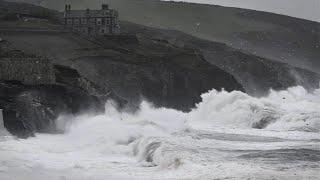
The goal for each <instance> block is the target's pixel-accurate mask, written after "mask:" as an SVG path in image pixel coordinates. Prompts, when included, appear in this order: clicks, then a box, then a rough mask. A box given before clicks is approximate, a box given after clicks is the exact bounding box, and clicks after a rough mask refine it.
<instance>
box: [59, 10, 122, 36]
mask: <svg viewBox="0 0 320 180" xmlns="http://www.w3.org/2000/svg"><path fill="white" fill-rule="evenodd" d="M118 18H119V14H118V12H117V11H116V10H114V9H109V7H108V5H106V4H103V5H102V7H101V9H100V10H90V9H86V10H71V5H66V7H65V13H64V18H63V23H64V25H65V28H66V29H70V30H72V31H73V32H75V33H79V34H83V35H88V36H99V35H111V34H119V33H120V26H119V19H118Z"/></svg>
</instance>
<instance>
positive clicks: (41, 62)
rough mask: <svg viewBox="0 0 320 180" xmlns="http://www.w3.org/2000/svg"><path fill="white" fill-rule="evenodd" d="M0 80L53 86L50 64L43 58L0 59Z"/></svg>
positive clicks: (53, 79)
mask: <svg viewBox="0 0 320 180" xmlns="http://www.w3.org/2000/svg"><path fill="white" fill-rule="evenodd" d="M0 80H6V81H21V82H22V83H24V84H29V85H39V84H54V83H55V75H54V69H53V66H52V64H51V62H50V61H49V60H48V59H43V58H0Z"/></svg>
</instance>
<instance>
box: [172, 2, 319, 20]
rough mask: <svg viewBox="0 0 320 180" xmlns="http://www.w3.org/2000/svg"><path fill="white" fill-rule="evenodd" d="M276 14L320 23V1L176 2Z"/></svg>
mask: <svg viewBox="0 0 320 180" xmlns="http://www.w3.org/2000/svg"><path fill="white" fill-rule="evenodd" d="M174 1H185V2H194V3H203V4H215V5H222V6H230V7H240V8H246V9H254V10H260V11H268V12H274V13H278V14H285V15H289V16H294V17H299V18H304V19H309V20H313V21H318V22H320V0H174Z"/></svg>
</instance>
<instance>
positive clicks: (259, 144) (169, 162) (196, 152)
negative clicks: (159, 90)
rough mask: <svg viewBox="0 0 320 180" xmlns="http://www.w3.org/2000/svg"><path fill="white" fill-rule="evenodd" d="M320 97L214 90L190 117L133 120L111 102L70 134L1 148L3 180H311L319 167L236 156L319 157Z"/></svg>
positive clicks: (78, 121) (145, 111)
mask: <svg viewBox="0 0 320 180" xmlns="http://www.w3.org/2000/svg"><path fill="white" fill-rule="evenodd" d="M319 92H320V90H316V91H314V92H312V93H308V92H307V91H306V90H305V89H303V88H302V87H293V88H289V89H288V90H286V91H280V92H276V91H271V92H270V95H269V96H268V97H264V98H255V97H251V96H249V95H247V94H245V93H242V92H237V91H235V92H230V93H229V92H225V91H222V92H218V91H216V90H212V91H210V92H208V93H205V94H203V95H202V102H200V103H199V104H197V106H196V108H195V109H194V110H192V111H191V112H190V113H183V112H179V111H176V110H172V109H166V108H158V109H157V108H153V107H152V105H150V104H149V103H147V102H143V103H142V104H141V110H140V111H139V112H137V113H136V114H130V113H125V112H119V111H117V110H116V106H115V105H114V103H113V102H111V101H110V102H108V103H107V104H106V113H105V114H103V115H96V116H93V115H82V116H78V117H72V116H61V117H60V118H59V119H58V126H59V128H60V129H61V130H63V131H65V133H64V134H60V135H46V134H37V136H36V137H34V138H29V139H27V140H14V139H7V140H5V141H2V142H1V141H0V179H9V177H10V178H13V179H18V180H19V179H25V178H26V177H27V178H29V179H43V177H46V178H47V179H61V178H62V179H63V178H65V179H90V178H93V179H106V178H108V179H183V178H190V179H199V178H202V179H208V178H212V177H214V178H230V177H231V178H240V179H241V178H252V177H261V179H263V178H264V177H265V179H268V178H269V177H274V178H280V179H294V178H297V179H298V178H310V179H312V177H316V174H317V172H318V171H317V168H316V167H317V166H315V164H313V163H312V162H308V161H306V162H300V161H299V162H296V163H295V165H292V164H291V165H290V164H286V163H284V162H277V163H276V164H272V165H270V164H268V163H266V162H265V161H261V162H260V161H255V162H254V163H252V162H250V161H248V160H243V159H241V158H237V156H239V155H241V154H244V153H249V152H252V151H254V152H260V151H261V152H268V151H272V150H275V151H277V150H282V149H288V148H290V149H311V150H320V148H319V139H320V137H319V135H320V133H319V127H320V126H319V122H320V119H319V113H320V93H319ZM264 121H265V122H264ZM259 123H260V124H259ZM258 125H261V127H260V128H263V129H255V128H253V127H255V126H258ZM262 126H263V127H262ZM312 165H313V166H312ZM309 166H310V167H315V168H309V169H308V170H305V168H301V167H309ZM277 168H285V169H286V170H284V171H281V172H280V171H278V170H277ZM249 171H250V172H252V174H253V175H248V174H247V172H249ZM294 173H296V174H297V173H298V174H299V173H301V174H302V175H303V176H302V175H301V176H293V175H292V174H294Z"/></svg>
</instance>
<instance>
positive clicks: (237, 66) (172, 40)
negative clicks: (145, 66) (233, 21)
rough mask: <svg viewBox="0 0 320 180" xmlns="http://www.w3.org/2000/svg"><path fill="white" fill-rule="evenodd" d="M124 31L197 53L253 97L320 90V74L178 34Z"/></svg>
mask: <svg viewBox="0 0 320 180" xmlns="http://www.w3.org/2000/svg"><path fill="white" fill-rule="evenodd" d="M122 30H123V31H125V32H131V33H134V34H137V35H138V37H141V38H142V39H144V38H146V35H148V36H149V37H152V39H154V40H157V41H158V42H167V43H169V44H171V45H173V46H175V47H183V48H190V49H193V50H196V51H197V52H198V53H199V54H201V55H202V56H203V59H204V60H205V61H207V62H209V63H210V64H213V65H215V66H217V67H219V68H220V69H223V70H225V71H226V72H228V73H230V74H231V75H233V76H234V77H235V79H236V80H237V81H238V82H239V83H240V84H241V85H242V86H243V87H244V89H245V91H246V92H247V93H249V94H250V95H256V96H261V95H265V94H266V93H268V92H269V90H270V88H272V89H275V90H281V89H286V88H288V87H291V86H297V85H300V86H303V87H305V88H307V89H314V88H318V87H319V82H320V74H318V73H315V72H312V71H309V70H306V69H303V68H299V67H296V66H293V65H290V64H288V63H282V62H279V61H276V60H273V59H267V58H263V57H260V56H257V55H253V54H248V53H246V52H243V51H241V50H239V49H234V48H231V47H229V46H227V45H225V44H222V43H217V42H212V41H208V40H203V39H199V38H196V37H193V36H190V35H187V34H184V33H181V32H178V31H173V30H159V29H154V28H150V27H145V26H141V25H136V24H133V23H129V22H122Z"/></svg>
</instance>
